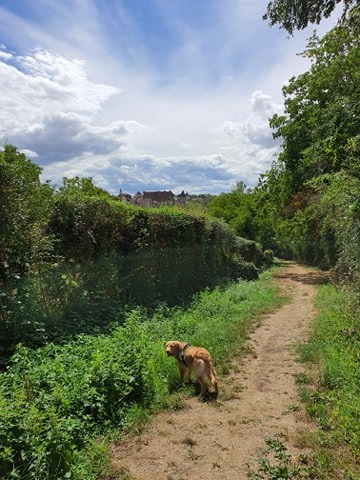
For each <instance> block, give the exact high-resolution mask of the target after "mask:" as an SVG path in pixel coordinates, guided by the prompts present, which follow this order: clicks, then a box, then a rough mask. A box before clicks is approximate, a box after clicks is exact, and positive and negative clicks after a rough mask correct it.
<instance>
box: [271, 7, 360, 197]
mask: <svg viewBox="0 0 360 480" xmlns="http://www.w3.org/2000/svg"><path fill="white" fill-rule="evenodd" d="M359 20H360V7H357V8H354V9H353V10H352V12H351V14H350V15H349V19H348V20H347V21H346V22H344V23H343V24H342V25H339V26H336V27H335V28H333V29H332V30H331V31H330V32H329V33H328V34H326V35H325V36H324V37H323V38H322V39H319V38H318V37H317V35H316V34H314V35H313V36H312V38H311V39H310V41H309V44H308V46H307V49H306V51H305V52H304V53H303V55H304V56H306V57H308V58H310V59H311V61H312V66H311V68H310V70H309V71H308V72H305V73H304V74H302V75H299V76H298V77H293V78H291V79H290V81H289V84H288V85H287V86H285V87H284V88H283V93H284V97H285V102H284V103H285V113H284V115H274V116H273V117H272V118H271V119H270V126H271V127H272V128H273V129H274V137H275V138H282V139H283V144H282V152H281V153H280V155H279V158H278V160H277V168H279V169H280V170H282V171H286V173H285V176H286V185H287V189H289V190H290V195H291V194H294V193H296V192H297V191H298V190H299V189H300V188H301V187H302V185H304V183H305V182H307V181H308V180H310V179H312V178H314V177H317V176H319V175H322V174H325V173H331V172H337V171H340V170H343V169H345V170H346V171H350V170H351V171H354V172H355V171H356V169H357V170H358V167H357V165H358V162H357V158H356V152H357V150H358V145H359V141H358V138H359V131H360V117H359V109H360V21H359ZM354 153H355V155H354Z"/></svg>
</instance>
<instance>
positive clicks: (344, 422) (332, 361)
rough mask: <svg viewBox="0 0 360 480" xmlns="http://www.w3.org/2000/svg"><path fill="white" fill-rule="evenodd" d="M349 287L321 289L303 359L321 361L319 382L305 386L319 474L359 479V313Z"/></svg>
mask: <svg viewBox="0 0 360 480" xmlns="http://www.w3.org/2000/svg"><path fill="white" fill-rule="evenodd" d="M353 304H354V302H353V299H352V296H351V293H350V291H348V290H346V289H339V288H336V287H335V286H333V285H331V284H328V285H325V286H322V287H321V288H320V289H319V292H318V296H317V309H318V312H319V314H318V315H317V317H316V318H315V321H314V329H313V334H312V336H311V338H310V340H309V342H307V343H306V344H305V345H302V346H301V347H300V349H299V352H300V359H301V361H304V362H312V363H315V364H316V365H317V369H318V372H319V374H318V379H317V383H316V386H315V389H314V387H313V386H309V387H307V386H306V385H303V386H302V387H301V395H302V397H303V399H304V400H305V402H306V409H307V412H308V413H309V415H310V416H311V417H313V418H314V419H315V420H316V422H317V426H318V448H317V450H315V452H314V462H315V465H316V466H317V476H316V477H315V478H319V479H323V478H324V479H329V478H334V479H335V478H341V479H343V480H355V479H356V480H359V479H360V356H359V351H360V348H359V347H360V316H359V313H358V311H357V310H354V308H353Z"/></svg>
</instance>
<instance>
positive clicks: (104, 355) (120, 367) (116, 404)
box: [0, 272, 279, 480]
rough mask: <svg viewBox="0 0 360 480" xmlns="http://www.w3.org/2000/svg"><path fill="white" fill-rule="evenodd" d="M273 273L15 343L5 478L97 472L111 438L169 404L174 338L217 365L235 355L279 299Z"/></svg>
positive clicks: (3, 402) (3, 413)
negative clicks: (95, 328)
mask: <svg viewBox="0 0 360 480" xmlns="http://www.w3.org/2000/svg"><path fill="white" fill-rule="evenodd" d="M270 276H271V273H270V272H267V273H264V274H262V275H261V277H260V280H258V281H254V282H244V281H243V282H240V283H237V284H233V285H231V286H230V287H229V288H226V289H224V290H221V289H219V288H217V289H215V290H213V291H205V292H202V293H201V294H198V295H197V296H196V297H195V298H194V301H193V303H192V305H191V306H190V308H188V309H186V310H184V309H179V308H172V309H170V308H167V307H161V308H159V309H158V310H157V311H156V312H155V313H154V314H153V315H152V316H151V318H150V317H148V316H147V315H146V314H145V312H144V311H141V310H134V311H132V312H131V313H130V314H129V315H128V317H127V319H126V322H125V323H124V325H122V326H121V327H118V328H117V329H116V330H114V331H113V333H112V334H109V335H98V336H89V335H81V336H79V337H78V338H77V339H76V340H73V341H71V342H69V343H67V344H65V345H54V344H49V345H47V346H45V347H43V348H38V349H34V350H31V349H29V348H25V347H24V346H22V345H18V347H17V350H16V353H15V354H14V355H13V357H12V359H11V362H10V364H9V366H8V368H7V370H6V372H4V373H3V374H1V376H0V477H1V478H4V479H13V478H19V479H29V480H30V479H36V480H45V479H47V480H51V479H60V478H61V479H63V478H64V479H66V478H70V479H78V480H82V479H86V480H91V479H95V478H97V477H98V476H99V475H101V474H102V473H103V470H104V468H106V463H107V452H106V446H105V445H106V438H109V436H111V435H113V434H115V435H116V433H117V432H119V431H121V430H124V429H126V428H128V427H129V426H130V425H132V424H133V423H134V422H137V421H138V420H139V419H140V418H144V417H146V415H148V414H149V413H150V412H152V411H154V410H157V409H160V408H164V407H166V406H169V398H170V396H169V393H170V392H171V391H174V390H175V389H176V388H177V386H178V384H179V381H178V372H177V369H176V365H175V362H173V361H171V359H168V358H167V357H166V355H165V350H164V344H165V342H166V341H167V340H169V339H179V340H184V341H185V340H186V341H189V342H191V343H193V344H201V345H203V346H205V347H207V348H209V349H210V351H211V352H212V354H213V356H214V360H215V363H216V365H217V367H220V368H221V365H223V364H225V362H226V359H227V358H229V356H230V355H233V354H234V352H236V351H239V348H241V345H242V344H243V342H244V338H245V335H246V332H247V331H248V330H249V328H250V327H251V324H252V319H253V318H254V316H255V315H257V314H260V313H262V312H264V311H266V310H269V309H270V308H273V307H275V305H277V304H278V303H279V298H278V296H277V295H276V291H275V286H274V285H273V284H272V283H271V282H270V281H269V279H270Z"/></svg>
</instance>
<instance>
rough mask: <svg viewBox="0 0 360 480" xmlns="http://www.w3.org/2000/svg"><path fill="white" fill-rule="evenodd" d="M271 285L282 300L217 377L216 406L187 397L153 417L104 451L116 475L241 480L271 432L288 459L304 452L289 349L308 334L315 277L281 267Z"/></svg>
mask: <svg viewBox="0 0 360 480" xmlns="http://www.w3.org/2000/svg"><path fill="white" fill-rule="evenodd" d="M275 281H276V283H277V284H278V285H279V287H280V288H281V289H282V290H283V291H285V292H286V294H287V295H289V302H288V303H287V304H286V305H284V306H282V307H281V308H280V309H279V310H277V311H276V312H275V313H272V314H270V315H267V316H266V317H265V318H264V319H263V320H262V322H261V326H260V327H258V328H257V329H256V330H255V331H254V332H253V333H252V334H251V335H250V337H249V340H248V344H249V353H248V354H247V355H246V356H245V357H244V358H240V359H237V360H236V361H234V362H233V368H232V370H231V372H230V374H229V375H227V376H225V377H220V378H218V380H219V382H218V383H219V397H218V399H217V401H210V402H206V403H201V402H199V401H198V400H197V398H194V397H192V398H188V399H185V400H184V404H185V408H184V409H182V410H180V411H179V410H178V411H174V412H169V411H165V412H162V413H160V414H158V415H156V416H155V417H154V419H153V421H152V422H151V423H150V424H149V425H148V427H147V428H146V429H145V431H144V432H143V433H142V434H141V435H140V436H138V437H136V438H132V439H130V440H127V441H126V442H122V443H120V444H117V445H113V446H112V458H113V464H114V467H115V468H116V469H119V470H122V471H127V472H128V474H129V476H130V477H131V478H133V479H136V480H154V479H156V480H185V479H189V478H196V479H197V480H217V479H219V480H228V479H229V480H230V479H231V480H234V479H237V480H245V479H246V478H247V472H248V466H247V464H248V463H250V464H251V465H252V466H254V460H255V459H256V458H257V457H258V456H259V455H260V454H261V450H262V449H263V448H264V439H265V438H266V437H274V436H275V435H276V434H278V433H281V434H282V435H284V438H285V444H286V446H287V447H288V448H289V451H290V452H291V453H292V454H294V455H298V454H300V453H305V454H306V453H308V452H307V447H308V445H309V441H307V439H309V438H311V430H312V428H313V427H312V425H311V424H310V423H309V422H308V420H307V419H306V416H305V414H304V413H303V407H301V404H300V400H299V397H298V392H297V386H296V384H295V378H294V377H295V376H296V375H297V374H299V373H302V372H303V370H304V367H303V366H302V365H301V364H299V363H298V362H296V353H295V346H296V345H298V344H299V343H301V342H302V341H304V339H306V337H307V335H308V333H309V326H310V322H311V320H312V318H313V317H314V315H315V309H314V305H313V299H314V296H315V293H316V289H315V284H316V283H319V282H320V281H321V277H319V276H318V275H317V274H316V273H312V272H309V271H308V270H306V269H304V268H303V267H301V266H299V265H297V264H294V263H290V262H289V263H287V264H286V267H285V268H284V269H282V270H281V272H279V273H278V275H277V276H276V278H275ZM128 478H129V477H128Z"/></svg>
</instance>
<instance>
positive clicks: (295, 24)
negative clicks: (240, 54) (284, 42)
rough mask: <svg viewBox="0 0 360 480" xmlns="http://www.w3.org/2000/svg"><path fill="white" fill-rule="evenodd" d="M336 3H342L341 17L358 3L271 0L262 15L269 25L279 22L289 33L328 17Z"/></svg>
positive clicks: (351, 0)
mask: <svg viewBox="0 0 360 480" xmlns="http://www.w3.org/2000/svg"><path fill="white" fill-rule="evenodd" d="M338 3H343V17H342V18H343V19H344V18H345V16H346V13H347V12H348V11H349V10H350V9H351V7H352V6H355V5H359V0H296V1H295V0H293V1H291V0H290V1H289V0H273V1H271V2H269V3H268V6H267V12H266V14H265V15H264V16H263V19H264V20H268V21H269V23H270V25H271V26H273V25H275V24H279V25H280V28H284V29H285V30H286V31H287V32H288V33H289V34H290V35H293V33H294V30H303V29H304V28H306V27H307V26H308V25H309V23H312V24H319V23H320V22H321V20H322V19H323V18H328V17H329V16H330V15H331V13H332V12H333V11H334V9H335V7H336V5H337V4H338Z"/></svg>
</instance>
